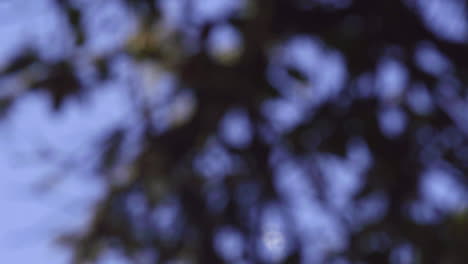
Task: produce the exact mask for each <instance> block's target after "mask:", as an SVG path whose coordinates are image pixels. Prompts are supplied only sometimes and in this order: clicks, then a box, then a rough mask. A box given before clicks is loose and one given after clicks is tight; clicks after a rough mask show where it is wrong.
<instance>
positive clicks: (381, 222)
mask: <svg viewBox="0 0 468 264" xmlns="http://www.w3.org/2000/svg"><path fill="white" fill-rule="evenodd" d="M56 2H57V3H56V4H57V7H58V9H59V10H60V12H62V13H63V14H64V15H65V16H66V17H67V18H68V20H66V21H67V22H68V23H69V24H70V26H71V27H72V28H73V32H74V33H75V44H74V48H73V49H74V51H77V53H76V54H75V53H72V54H73V55H69V56H63V57H61V58H60V59H58V60H56V61H53V62H51V61H48V60H45V59H43V58H40V56H38V55H37V54H35V52H34V51H33V50H25V51H23V52H22V53H21V54H20V55H19V56H18V57H17V58H16V59H15V60H12V61H11V62H10V63H9V65H8V66H7V67H4V68H3V69H2V75H3V76H5V75H17V76H20V77H21V78H24V79H26V80H27V82H28V85H29V86H30V87H31V88H36V89H45V90H46V91H47V92H48V93H49V94H50V97H51V98H52V102H53V106H54V107H55V109H56V110H57V111H60V108H61V106H62V105H63V103H64V102H65V101H66V100H70V97H78V98H79V97H80V96H81V95H82V94H86V93H87V92H88V91H89V87H87V85H88V84H87V80H86V78H85V77H83V75H82V74H80V72H79V70H77V69H76V61H75V59H76V56H79V52H78V51H79V50H80V49H81V48H82V47H83V46H85V45H86V43H87V40H88V39H89V38H90V35H89V34H90V33H89V32H87V31H86V27H85V22H86V19H89V18H87V17H86V16H85V15H84V14H83V12H84V11H83V9H84V8H83V6H84V5H85V4H81V5H80V1H56ZM176 2H177V3H179V6H178V8H179V11H178V12H179V13H180V15H179V19H178V21H177V23H175V24H170V23H168V22H167V14H166V13H165V12H167V10H166V11H165V10H164V8H163V6H164V5H165V4H167V3H168V1H162V0H161V1H152V0H151V1H150V0H147V1H144V0H141V1H137V0H127V1H126V2H125V3H123V4H124V5H125V7H126V8H127V9H128V10H129V12H130V13H131V14H132V16H133V18H134V19H135V21H136V26H135V28H134V30H133V31H132V34H131V36H130V37H129V38H128V40H127V41H126V44H125V45H124V46H121V47H118V48H115V49H114V50H111V51H108V52H105V53H103V54H99V55H97V56H95V57H93V64H92V67H93V70H94V71H96V72H97V73H98V74H97V75H98V77H97V78H96V80H95V81H96V82H105V81H107V80H109V79H112V78H116V76H113V75H112V71H111V70H110V68H111V67H112V63H113V61H114V58H116V57H118V56H128V57H129V58H130V59H131V61H132V62H134V65H137V66H138V67H139V68H138V71H140V72H143V75H144V76H146V77H144V78H147V79H148V78H150V79H151V78H153V79H154V80H156V81H155V83H158V80H159V79H158V78H159V77H160V76H161V72H164V73H167V74H170V76H173V78H174V82H173V83H174V86H175V89H174V90H173V91H172V92H170V95H169V96H167V97H168V98H166V99H165V102H162V103H155V100H159V99H158V98H154V97H151V96H149V97H146V96H145V89H147V88H148V87H145V83H144V82H142V83H138V84H132V83H129V85H134V86H135V87H136V89H135V91H136V92H135V94H134V96H135V98H134V99H135V102H136V106H135V109H136V111H138V113H139V116H140V118H141V120H140V121H139V122H141V125H142V127H143V129H142V132H141V134H140V136H139V143H135V145H138V146H137V149H138V151H136V153H135V154H131V155H128V153H129V151H128V149H127V148H128V146H127V145H125V144H124V141H125V138H126V135H127V133H128V131H127V130H126V129H125V128H121V127H117V128H115V130H114V131H111V132H109V133H108V136H107V137H106V138H105V139H103V140H102V145H100V147H99V151H98V152H99V154H100V166H97V168H96V170H97V171H99V173H100V175H101V176H102V177H103V178H104V179H106V182H107V184H108V192H107V193H106V195H105V197H103V199H102V200H101V201H100V202H99V204H98V205H97V207H96V211H95V213H94V217H93V221H92V222H91V223H90V225H89V228H88V230H87V231H86V232H85V233H77V234H72V235H70V234H68V235H66V236H64V241H67V242H68V243H70V245H71V246H72V247H73V248H74V252H75V255H74V257H75V258H74V261H76V262H77V263H84V262H85V261H95V260H96V259H98V257H99V255H100V254H101V253H102V252H103V251H105V250H106V249H113V250H118V251H120V252H123V253H124V254H125V255H126V256H128V258H130V259H133V261H134V262H135V263H140V262H141V263H153V262H154V261H155V260H153V259H152V258H148V259H144V260H143V257H142V256H146V255H148V254H149V255H150V256H153V255H157V256H158V257H157V258H158V259H159V261H160V263H243V262H235V261H240V260H241V259H242V260H245V261H248V262H247V263H348V262H346V261H350V263H465V262H466V260H467V259H468V252H467V251H466V248H468V239H467V237H466V236H464V235H463V234H465V231H466V230H468V221H467V217H466V214H467V213H466V205H467V204H468V203H467V202H468V200H467V199H468V197H467V195H466V194H465V193H466V180H467V179H466V176H465V172H466V169H467V163H466V162H467V159H466V157H465V156H466V153H467V152H466V150H467V142H468V141H467V136H466V133H467V130H466V129H467V124H468V123H467V120H466V117H465V112H466V107H467V102H466V89H465V86H466V82H467V78H466V76H468V75H467V73H468V49H467V48H466V39H465V37H464V35H463V34H465V33H467V32H466V30H465V31H462V32H461V33H457V32H458V31H457V32H455V33H454V34H448V33H444V32H442V33H441V29H440V27H439V28H437V25H438V24H437V23H439V24H440V23H442V22H440V21H439V22H437V21H435V20H443V19H445V20H446V21H449V22H447V23H449V24H450V23H452V24H451V25H452V26H453V27H457V26H458V25H465V26H466V16H464V12H465V9H466V6H465V5H466V3H465V1H455V0H452V1H446V3H442V4H440V3H439V7H440V11H438V10H436V11H434V12H432V11H431V12H432V13H431V12H429V11H427V10H426V9H425V3H423V1H410V0H408V1H403V0H401V1H396V0H381V1H371V0H355V1H338V0H336V1H332V0H330V1H325V0H323V1H318V0H317V1H313V0H310V1H301V0H295V1H292V0H246V1H239V3H242V4H237V5H233V7H232V8H230V9H229V8H226V10H227V11H226V12H224V14H223V15H222V16H221V15H220V16H212V17H208V18H206V17H205V18H203V17H202V16H201V15H200V14H198V13H197V12H201V11H200V8H197V6H199V5H201V4H200V3H199V2H200V1H192V0H186V1H176ZM213 2H216V1H213ZM428 2H431V3H432V2H433V3H436V2H437V1H428ZM439 2H441V1H439ZM213 4H215V3H213ZM428 5H430V4H428ZM432 6H437V4H432ZM441 6H442V7H445V6H452V7H458V9H460V10H463V11H461V12H462V13H463V19H462V21H459V20H457V18H456V17H455V15H454V16H453V17H450V15H451V14H450V13H449V14H443V15H442V14H439V13H438V12H440V13H442V12H443V11H442V9H443V8H442V7H441ZM455 9H457V8H455ZM453 12H455V11H453ZM441 17H442V18H441ZM434 24H435V25H436V26H434ZM109 26H111V25H109ZM442 30H444V28H442ZM446 31H447V29H446ZM223 34H224V35H223ZM218 35H221V37H219V36H218ZM225 39H228V40H229V41H227V40H225ZM223 41H227V43H228V44H226V45H224V44H223V43H224V42H223ZM85 52H86V49H85ZM137 66H135V67H137ZM148 76H149V77H148ZM151 80H152V79H151ZM151 85H152V86H151ZM150 86H151V87H150V88H152V87H153V86H156V84H154V83H152V82H150ZM156 97H157V96H156ZM14 100H15V98H14V97H6V98H2V99H0V107H2V109H4V111H6V113H8V106H9V105H11V104H13V103H14ZM115 107H117V106H115ZM163 111H166V112H164V113H166V114H165V115H167V117H166V119H167V120H166V119H164V118H163V119H161V118H159V119H158V118H157V117H155V116H158V113H161V112H163ZM426 192H429V193H431V194H430V195H427V194H426ZM453 197H455V198H453ZM138 261H140V262H138ZM144 261H147V262H144ZM169 261H174V262H169ZM175 261H186V262H175Z"/></svg>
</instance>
